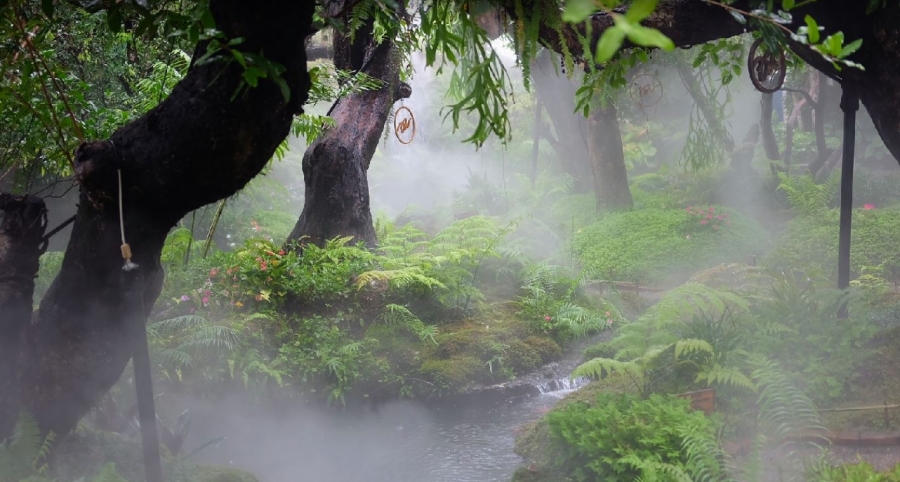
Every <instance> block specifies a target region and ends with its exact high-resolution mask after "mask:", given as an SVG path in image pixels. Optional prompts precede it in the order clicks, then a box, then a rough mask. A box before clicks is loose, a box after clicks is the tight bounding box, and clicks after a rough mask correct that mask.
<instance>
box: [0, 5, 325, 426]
mask: <svg viewBox="0 0 900 482" xmlns="http://www.w3.org/2000/svg"><path fill="white" fill-rule="evenodd" d="M313 7H314V6H313V4H312V3H311V2H293V1H286V0H264V1H261V2H246V1H244V0H212V1H211V3H210V9H211V11H212V14H213V16H214V18H215V19H216V22H217V27H218V29H219V30H221V31H222V32H223V33H224V34H225V35H226V36H228V37H229V38H237V37H242V38H243V39H244V42H243V43H242V44H241V45H240V46H239V47H238V48H239V49H240V50H242V51H244V52H248V53H249V52H252V53H255V54H263V55H264V56H265V57H266V58H267V59H269V60H272V61H274V62H278V63H280V64H281V65H283V66H284V67H285V69H286V70H285V72H284V73H283V74H282V78H283V79H284V80H285V81H286V82H287V85H288V87H289V88H290V92H291V97H290V100H289V101H286V100H285V98H284V97H283V95H282V92H281V89H279V88H278V87H277V86H276V85H275V83H273V82H268V81H263V82H261V83H260V85H259V86H258V87H257V88H252V89H248V90H246V91H244V92H243V93H242V94H241V95H239V96H237V97H233V96H234V93H235V91H236V90H237V89H238V88H239V87H240V86H241V84H242V74H243V71H242V69H241V68H240V67H239V65H238V64H237V63H236V62H232V63H230V64H226V63H224V62H212V63H208V64H204V65H196V64H195V65H193V66H192V67H191V68H190V70H189V72H188V74H187V76H186V77H185V78H184V80H182V81H181V82H180V83H179V84H178V85H177V86H176V87H175V88H174V89H173V91H172V94H171V95H170V96H169V97H168V98H167V99H165V100H164V101H163V102H162V103H160V105H159V106H157V107H156V108H155V109H153V110H151V111H150V112H148V113H147V114H145V115H144V116H142V117H141V118H139V119H137V120H135V121H133V122H131V123H129V124H127V125H125V126H123V127H122V128H120V129H119V130H117V131H116V132H115V133H114V134H113V135H112V137H111V138H110V139H109V140H106V141H97V142H92V143H88V144H84V145H82V146H81V147H79V149H78V150H77V152H76V156H75V166H76V176H77V178H78V181H79V182H80V184H81V194H80V196H81V197H80V203H79V207H78V211H77V215H76V219H75V223H74V227H73V231H72V236H71V239H70V241H69V244H68V247H67V249H66V254H65V259H64V261H63V265H62V269H61V271H60V273H59V275H58V276H57V278H56V279H55V281H54V282H53V284H52V286H51V287H50V289H49V291H48V293H47V295H46V296H45V297H44V299H43V300H42V302H41V305H40V310H39V311H38V312H37V313H35V314H34V315H33V316H32V319H31V322H30V324H29V325H28V326H27V328H26V329H25V333H24V334H23V337H24V340H25V341H24V342H23V343H22V344H19V345H17V346H18V347H19V349H18V350H17V353H15V354H12V353H5V354H4V356H5V357H13V356H15V357H16V359H17V363H16V373H17V375H18V380H17V382H18V387H17V388H18V390H19V391H20V397H19V400H18V403H17V405H20V406H21V408H23V409H25V410H27V411H29V412H30V413H32V414H33V415H34V417H35V418H36V419H37V421H38V423H39V425H40V427H41V429H42V431H44V432H49V431H53V432H55V433H57V434H58V435H64V434H66V433H67V432H69V431H70V430H71V429H72V428H74V427H75V425H76V424H77V423H78V421H79V420H80V419H81V417H82V416H84V415H85V414H86V413H87V412H88V410H90V409H91V407H93V406H94V404H95V403H96V402H97V400H98V399H99V398H100V397H101V396H102V395H104V394H105V393H106V392H107V391H108V390H109V388H110V387H111V386H112V385H113V384H114V383H115V382H116V381H117V380H118V379H119V377H120V376H121V374H122V371H123V370H124V368H125V366H126V364H127V363H128V360H129V358H130V356H131V353H132V344H133V337H132V335H131V334H132V333H134V330H133V329H131V328H129V327H126V326H124V320H126V319H128V314H129V313H131V312H133V310H135V309H140V307H135V306H128V304H127V303H126V302H125V300H124V293H123V291H122V286H121V284H120V281H121V280H120V273H121V268H122V258H121V255H120V252H119V246H120V244H121V239H120V234H119V221H118V206H117V203H116V198H117V195H118V184H117V169H121V171H122V180H123V186H124V189H123V198H124V206H125V209H124V215H125V223H124V228H125V232H126V235H127V239H128V242H129V243H130V244H131V247H132V250H133V253H134V262H136V263H137V264H139V265H140V270H141V273H142V276H143V277H144V287H145V291H144V293H143V309H144V310H145V313H147V314H149V312H150V310H151V308H152V307H153V304H154V302H155V301H156V299H157V297H158V296H159V293H160V290H161V287H162V279H163V271H162V268H161V266H160V262H159V257H160V252H161V250H162V246H163V243H164V241H165V238H166V235H167V233H168V232H169V230H170V229H171V228H172V227H173V226H174V225H175V223H176V222H177V221H178V220H179V219H181V218H182V217H183V216H184V215H185V214H187V213H189V212H191V211H192V210H194V209H197V208H199V207H201V206H203V205H206V204H209V203H211V202H215V201H217V200H219V199H222V198H225V197H227V196H230V195H232V194H234V193H235V192H236V191H238V190H239V189H241V188H242V187H243V186H244V185H246V183H247V182H249V181H250V179H252V178H253V177H254V176H256V175H257V174H258V173H259V172H260V171H261V170H262V168H263V167H264V166H265V165H266V163H267V162H268V161H269V159H271V157H272V154H273V153H274V152H275V149H276V147H277V146H278V145H279V143H280V142H281V141H282V140H283V139H284V138H285V137H286V136H287V135H288V133H289V130H290V126H291V122H292V119H293V116H294V115H295V114H299V113H301V112H302V106H303V104H304V102H305V101H306V98H307V92H308V91H309V84H310V80H309V75H308V73H307V70H306V52H305V39H306V36H307V35H308V34H309V33H310V32H309V27H308V26H309V25H311V24H312V14H313ZM203 51H204V45H199V46H198V52H197V53H198V54H202V53H203ZM4 262H5V258H4V259H3V260H2V261H0V263H4ZM32 268H34V273H36V271H37V269H36V266H32ZM7 269H8V266H7V265H5V264H2V265H0V272H3V273H6V272H7ZM34 273H31V276H33V275H34ZM0 301H6V300H0ZM29 301H30V300H29ZM0 313H3V314H4V323H2V324H6V319H7V318H6V315H7V313H10V311H8V307H7V306H6V305H0ZM2 336H3V338H4V339H5V340H6V342H7V343H8V341H9V338H8V337H9V336H10V335H8V334H6V333H4V334H3V335H2ZM0 409H2V411H0V428H2V427H4V426H9V425H10V421H11V420H15V418H16V417H17V415H18V407H6V406H2V405H0ZM3 435H4V434H3V433H2V432H0V438H3Z"/></svg>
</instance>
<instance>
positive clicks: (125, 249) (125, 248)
mask: <svg viewBox="0 0 900 482" xmlns="http://www.w3.org/2000/svg"><path fill="white" fill-rule="evenodd" d="M110 142H112V141H110ZM113 146H115V144H113ZM116 154H118V149H116ZM116 157H118V156H116ZM116 172H117V173H118V176H119V231H120V232H121V233H122V248H121V250H122V259H124V260H125V265H124V266H122V269H123V270H125V271H131V270H133V269H135V268H137V267H138V265H136V264H134V263H132V262H131V246H129V245H128V241H125V213H124V211H123V209H122V169H121V168H119V169H116Z"/></svg>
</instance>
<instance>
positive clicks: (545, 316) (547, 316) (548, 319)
mask: <svg viewBox="0 0 900 482" xmlns="http://www.w3.org/2000/svg"><path fill="white" fill-rule="evenodd" d="M552 319H553V318H550V315H544V321H550V320H552Z"/></svg>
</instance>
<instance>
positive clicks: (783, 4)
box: [781, 0, 794, 11]
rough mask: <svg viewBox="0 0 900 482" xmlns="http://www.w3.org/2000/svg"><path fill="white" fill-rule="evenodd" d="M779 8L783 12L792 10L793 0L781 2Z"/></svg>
mask: <svg viewBox="0 0 900 482" xmlns="http://www.w3.org/2000/svg"><path fill="white" fill-rule="evenodd" d="M781 7H782V8H783V9H784V10H785V11H790V10H791V9H792V8H794V0H782V2H781Z"/></svg>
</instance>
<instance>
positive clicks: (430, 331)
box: [378, 304, 439, 345]
mask: <svg viewBox="0 0 900 482" xmlns="http://www.w3.org/2000/svg"><path fill="white" fill-rule="evenodd" d="M378 321H380V322H381V323H384V324H385V325H387V326H389V327H401V328H403V329H405V330H407V331H409V332H410V333H412V334H413V335H415V336H416V337H418V338H419V340H421V341H430V342H431V343H434V344H435V345H436V344H437V340H436V339H435V336H437V335H438V333H439V330H438V327H436V326H434V325H426V324H425V323H423V322H422V320H420V319H419V317H417V316H416V315H415V314H413V313H412V312H411V311H409V309H408V308H406V307H405V306H401V305H396V304H388V305H386V306H385V307H384V310H383V311H382V312H381V314H380V315H378Z"/></svg>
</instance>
